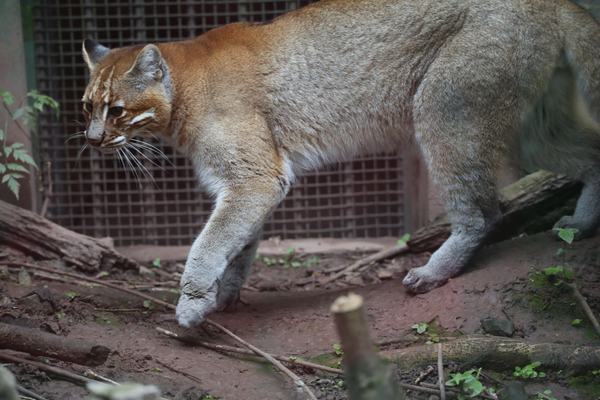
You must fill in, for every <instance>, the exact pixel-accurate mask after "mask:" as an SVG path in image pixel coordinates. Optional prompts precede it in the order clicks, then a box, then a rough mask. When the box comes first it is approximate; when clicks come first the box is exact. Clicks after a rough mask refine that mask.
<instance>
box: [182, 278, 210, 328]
mask: <svg viewBox="0 0 600 400" xmlns="http://www.w3.org/2000/svg"><path fill="white" fill-rule="evenodd" d="M199 286H200V285H197V284H194V283H193V282H188V283H183V279H182V285H181V296H180V297H179V301H178V303H177V310H176V312H175V313H176V314H177V320H178V321H179V324H180V325H182V326H185V327H186V328H190V327H192V326H197V325H199V324H201V323H202V322H204V319H205V317H206V316H207V315H208V314H210V313H212V312H214V311H217V287H218V282H217V281H215V282H214V284H213V285H212V286H211V287H209V288H208V289H207V288H202V287H199Z"/></svg>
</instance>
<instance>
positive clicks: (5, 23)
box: [0, 0, 37, 210]
mask: <svg viewBox="0 0 600 400" xmlns="http://www.w3.org/2000/svg"><path fill="white" fill-rule="evenodd" d="M0 89H3V90H6V91H9V92H11V93H12V94H13V95H14V96H15V104H14V105H13V106H12V107H11V110H12V111H14V110H16V109H17V108H18V103H19V102H20V101H21V99H24V98H25V96H26V95H27V74H26V70H25V53H24V48H23V28H22V25H21V7H20V2H19V1H18V0H0ZM25 101H26V100H25ZM7 121H8V142H7V143H8V144H12V143H14V142H20V143H23V144H24V145H25V147H24V148H26V149H27V150H28V151H29V153H30V154H31V143H30V142H29V139H28V137H27V136H26V135H25V134H23V132H21V131H20V130H19V129H18V128H17V127H16V126H15V124H14V123H12V119H11V118H10V116H9V115H8V113H7V112H6V110H5V109H4V107H0V126H1V128H0V129H3V130H4V126H5V123H6V122H7ZM0 160H1V161H0V162H2V163H4V161H5V160H4V154H1V155H0ZM36 181H37V170H35V169H34V168H31V169H30V175H29V176H26V177H25V178H24V179H21V180H19V182H20V183H21V189H20V193H19V200H18V201H17V199H16V198H15V196H14V194H13V193H12V192H11V191H10V190H9V189H8V187H7V186H6V184H0V200H3V201H8V202H10V203H12V204H17V205H19V206H21V207H23V208H26V209H29V210H37V200H36V199H37V196H36V188H35V182H36Z"/></svg>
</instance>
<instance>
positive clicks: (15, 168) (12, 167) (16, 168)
mask: <svg viewBox="0 0 600 400" xmlns="http://www.w3.org/2000/svg"><path fill="white" fill-rule="evenodd" d="M6 166H7V167H8V169H10V170H11V171H21V172H25V173H27V174H28V173H29V170H28V169H27V168H25V167H24V166H22V165H21V164H15V163H8V164H6Z"/></svg>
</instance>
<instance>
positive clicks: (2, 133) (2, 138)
mask: <svg viewBox="0 0 600 400" xmlns="http://www.w3.org/2000/svg"><path fill="white" fill-rule="evenodd" d="M0 140H4V131H3V130H2V129H0Z"/></svg>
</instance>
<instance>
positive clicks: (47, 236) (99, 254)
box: [0, 201, 138, 272]
mask: <svg viewBox="0 0 600 400" xmlns="http://www.w3.org/2000/svg"><path fill="white" fill-rule="evenodd" d="M0 244H4V245H8V246H10V247H13V248H15V249H18V250H21V251H23V252H25V253H26V254H27V255H30V256H32V257H34V258H35V259H38V260H63V261H65V262H66V263H68V264H72V265H74V266H75V267H76V268H78V269H80V270H82V271H87V272H96V271H99V270H108V269H110V268H112V267H116V268H120V269H132V268H137V267H138V264H137V263H136V262H135V261H133V260H131V259H129V258H127V257H125V256H124V255H122V254H120V253H118V252H117V251H116V250H115V249H114V247H113V245H112V241H111V240H110V239H108V238H105V239H96V238H92V237H89V236H86V235H82V234H79V233H76V232H73V231H71V230H69V229H66V228H63V227H61V226H59V225H57V224H55V223H53V222H51V221H49V220H47V219H45V218H42V217H40V216H39V215H37V214H35V213H33V212H31V211H27V210H25V209H23V208H20V207H17V206H14V205H12V204H9V203H6V202H4V201H0Z"/></svg>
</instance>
